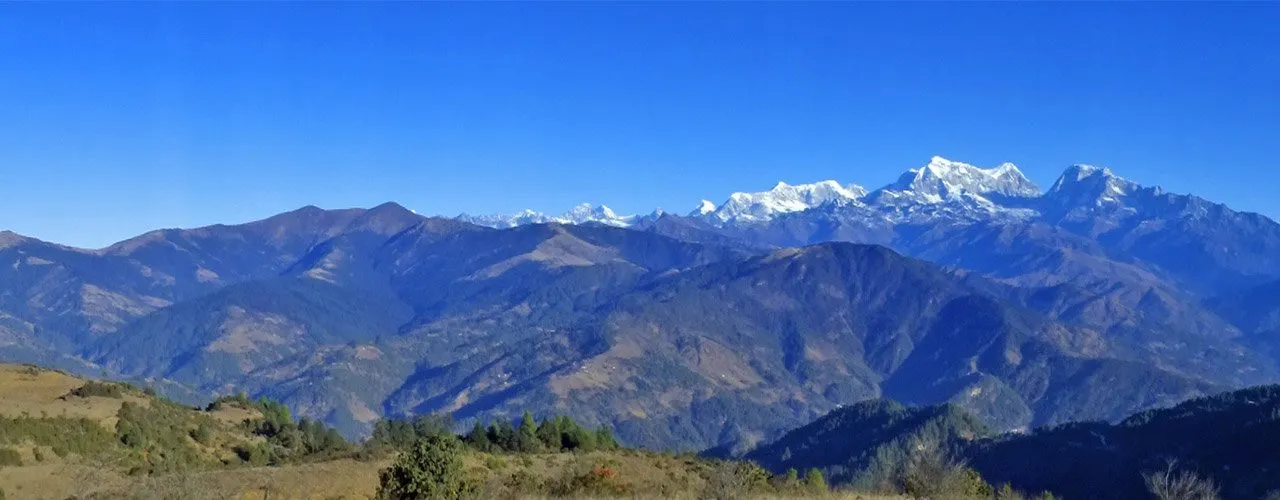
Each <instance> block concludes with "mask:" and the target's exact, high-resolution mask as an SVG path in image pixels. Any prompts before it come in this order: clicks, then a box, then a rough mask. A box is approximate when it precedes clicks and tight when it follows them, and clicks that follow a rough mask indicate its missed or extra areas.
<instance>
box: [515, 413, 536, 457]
mask: <svg viewBox="0 0 1280 500" xmlns="http://www.w3.org/2000/svg"><path fill="white" fill-rule="evenodd" d="M516 448H517V449H518V450H519V451H520V452H521V453H536V452H539V451H542V442H541V441H539V440H538V424H536V423H534V421H533V414H531V413H529V412H527V411H526V412H524V416H522V417H520V428H519V429H517V431H516Z"/></svg>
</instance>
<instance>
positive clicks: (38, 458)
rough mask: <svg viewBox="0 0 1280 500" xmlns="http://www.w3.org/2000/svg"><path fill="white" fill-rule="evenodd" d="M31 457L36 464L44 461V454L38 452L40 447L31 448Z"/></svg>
mask: <svg viewBox="0 0 1280 500" xmlns="http://www.w3.org/2000/svg"><path fill="white" fill-rule="evenodd" d="M31 456H32V457H33V458H35V459H36V461H37V462H43V461H44V452H43V451H40V447H39V446H33V447H31Z"/></svg>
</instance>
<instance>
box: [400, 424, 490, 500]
mask: <svg viewBox="0 0 1280 500" xmlns="http://www.w3.org/2000/svg"><path fill="white" fill-rule="evenodd" d="M461 452H462V444H461V443H460V442H458V439H457V437H455V436H450V435H430V436H427V437H424V438H422V439H421V440H419V441H418V442H417V443H416V444H414V446H413V448H410V450H409V451H408V452H406V453H404V454H402V455H400V457H398V458H397V459H396V461H395V462H394V463H392V464H391V466H390V467H387V468H386V469H383V470H382V472H381V473H379V481H378V494H377V498H379V499H383V500H401V499H456V498H463V497H465V496H467V495H469V494H470V492H471V490H472V489H473V488H472V486H471V485H470V484H469V482H468V481H467V480H466V478H465V477H464V476H463V473H462V453H461Z"/></svg>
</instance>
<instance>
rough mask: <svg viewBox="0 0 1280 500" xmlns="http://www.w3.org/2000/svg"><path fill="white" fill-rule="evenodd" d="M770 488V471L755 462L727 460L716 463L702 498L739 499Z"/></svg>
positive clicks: (717, 499)
mask: <svg viewBox="0 0 1280 500" xmlns="http://www.w3.org/2000/svg"><path fill="white" fill-rule="evenodd" d="M768 489H769V473H768V472H765V470H764V469H761V468H760V466H759V465H756V464H755V463H754V462H733V461H726V462H720V463H718V464H716V466H715V467H714V468H712V470H711V472H710V474H709V476H708V477H707V487H706V489H705V490H703V492H702V495H701V498H706V499H713V500H730V499H738V498H743V497H747V496H751V495H752V494H756V493H760V492H762V491H767V490H768Z"/></svg>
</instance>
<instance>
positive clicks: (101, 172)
mask: <svg viewBox="0 0 1280 500" xmlns="http://www.w3.org/2000/svg"><path fill="white" fill-rule="evenodd" d="M1277 147H1280V4H1277V3H1271V4H1270V5H1268V4H1265V3H1258V4H1251V5H1249V4H1234V5H1233V4H1223V3H1211V4H1189V3H1181V2H1178V3H1159V4H1157V3H1106V4H1103V3H1087V4H1012V3H1003V2H993V3H981V4H951V3H947V4H943V3H916V4H901V3H874V4H857V5H840V4H833V3H814V4H798V3H788V4H763V3H729V4H711V3H703V2H699V3H693V4H670V3H668V4H640V3H627V4H622V3H586V4H565V5H554V4H548V3H540V2H533V3H501V4H444V3H424V4H406V3H384V4H367V5H341V4H329V3H324V4H314V5H301V4H297V5H290V4H280V3H270V4H266V5H263V4H211V3H177V4H175V3H170V4H166V5H147V4H141V3H134V2H128V3H125V2H119V3H98V4H88V5H86V4H68V3H5V4H3V5H0V179H2V182H3V188H4V189H3V191H2V193H3V194H0V229H12V230H14V231H17V232H19V233H22V234H27V235H31V236H36V237H40V238H43V239H48V240H52V241H57V242H61V243H67V244H72V245H78V246H89V247H96V246H102V245H105V244H107V243H109V242H112V241H115V240H119V239H122V238H125V237H127V236H131V235H134V234H137V233H141V232H143V231H145V230H148V229H152V228H157V227H186V226H196V225H203V224H210V223H215V222H228V223H230V222H240V221H246V220H251V219H256V218H261V217H263V216H267V215H270V214H273V213H276V212H280V211H285V210H289V209H293V208H296V207H299V206H303V205H307V204H315V205H319V206H322V207H329V208H337V207H348V206H372V205H375V204H377V203H380V202H383V201H387V200H394V201H398V202H400V203H402V204H404V205H406V206H408V207H410V208H414V209H416V210H417V211H418V212H419V213H438V214H446V215H454V214H457V213H459V212H463V211H468V212H473V213H486V212H495V211H512V210H517V209H521V208H525V207H531V208H534V209H538V210H543V211H549V212H558V211H561V210H563V209H567V208H569V207H570V206H571V205H573V204H576V203H579V202H582V201H591V202H605V203H607V204H609V205H610V206H613V207H614V208H616V209H618V210H619V211H621V212H648V211H649V210H651V209H653V208H654V207H655V206H661V207H664V208H666V209H668V210H675V211H681V212H683V211H686V210H689V209H691V208H693V206H694V205H695V203H696V202H697V201H698V200H699V199H701V198H710V199H712V200H713V201H716V202H720V201H722V200H723V199H724V198H725V197H726V195H727V194H728V193H730V192H732V191H737V190H760V189H767V188H769V187H771V186H772V185H773V184H774V183H775V182H776V181H778V180H785V181H788V182H793V183H798V182H807V181H814V180H820V179H827V178H835V179H839V180H841V181H844V182H856V183H859V184H863V185H865V186H867V187H870V188H875V187H878V186H880V185H883V184H885V183H888V182H890V181H891V180H893V179H894V178H895V177H896V176H897V175H898V174H899V173H900V172H901V171H903V170H905V169H907V168H909V167H912V166H917V165H921V164H923V163H925V162H926V161H927V160H928V158H929V157H930V156H931V155H935V154H938V155H943V156H947V157H949V158H953V159H957V160H963V161H968V162H970V163H976V164H980V165H990V164H995V163H998V162H1002V161H1013V162H1015V163H1018V164H1019V165H1020V166H1022V167H1023V170H1024V171H1025V172H1027V174H1028V175H1030V176H1031V177H1032V179H1033V180H1035V181H1037V182H1038V183H1040V184H1041V186H1042V187H1047V186H1048V185H1049V184H1050V183H1052V181H1053V180H1054V179H1055V178H1056V177H1057V174H1058V173H1060V172H1061V170H1062V169H1063V168H1064V167H1065V166H1066V165H1068V164H1071V163H1077V162H1080V163H1095V164H1103V165H1108V166H1111V167H1113V169H1115V170H1116V171H1117V172H1119V173H1120V174H1121V175H1124V176H1126V177H1130V178H1132V179H1135V180H1138V181H1140V182H1143V183H1147V184H1160V185H1163V186H1165V187H1166V188H1167V189H1170V190H1173V191H1177V192H1195V193H1197V194H1201V195H1203V196H1205V197H1207V198H1210V199H1214V200H1217V201H1223V202H1226V203H1228V204H1229V205H1231V206H1233V207H1236V208H1238V209H1245V210H1252V211H1258V212H1262V213H1265V214H1268V215H1271V216H1277V215H1280V196H1277V195H1276V194H1275V192H1276V186H1280V162H1277V161H1276V158H1278V157H1280V155H1278V154H1277V152H1276V149H1277Z"/></svg>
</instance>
